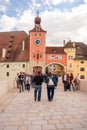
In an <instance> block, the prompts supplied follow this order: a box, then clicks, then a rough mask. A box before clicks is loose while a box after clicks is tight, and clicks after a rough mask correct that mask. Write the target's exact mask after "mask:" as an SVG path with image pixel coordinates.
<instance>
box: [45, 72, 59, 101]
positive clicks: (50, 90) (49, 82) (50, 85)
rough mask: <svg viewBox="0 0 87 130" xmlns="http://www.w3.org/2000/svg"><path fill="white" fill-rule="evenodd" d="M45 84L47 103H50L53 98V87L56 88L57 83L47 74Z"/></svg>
mask: <svg viewBox="0 0 87 130" xmlns="http://www.w3.org/2000/svg"><path fill="white" fill-rule="evenodd" d="M46 84H47V97H48V101H52V100H53V97H54V89H55V86H57V81H56V78H55V76H54V75H53V74H52V73H51V72H48V75H47V77H46Z"/></svg>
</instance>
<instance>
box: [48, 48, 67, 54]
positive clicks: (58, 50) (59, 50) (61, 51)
mask: <svg viewBox="0 0 87 130" xmlns="http://www.w3.org/2000/svg"><path fill="white" fill-rule="evenodd" d="M46 53H47V54H50V53H55V54H65V52H64V47H55V46H50V47H46Z"/></svg>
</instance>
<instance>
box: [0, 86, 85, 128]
mask: <svg viewBox="0 0 87 130" xmlns="http://www.w3.org/2000/svg"><path fill="white" fill-rule="evenodd" d="M33 95H34V89H33V88H31V90H30V91H29V92H28V91H27V90H25V91H23V92H22V93H19V91H18V89H16V88H15V89H14V90H12V91H11V92H9V93H8V94H6V95H4V96H3V97H1V98H0V130H87V93H84V92H80V91H75V92H73V91H70V92H69V91H67V92H64V91H63V86H62V85H61V84H59V86H58V87H57V89H55V96H54V100H53V101H51V102H49V101H48V99H47V89H46V85H45V84H43V88H42V99H41V101H40V102H38V101H34V96H33Z"/></svg>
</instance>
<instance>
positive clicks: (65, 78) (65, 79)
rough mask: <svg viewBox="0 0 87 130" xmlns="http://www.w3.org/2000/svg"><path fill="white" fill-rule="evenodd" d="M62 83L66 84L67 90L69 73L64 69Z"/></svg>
mask: <svg viewBox="0 0 87 130" xmlns="http://www.w3.org/2000/svg"><path fill="white" fill-rule="evenodd" d="M62 83H63V84H64V92H65V91H66V90H67V73H66V72H65V71H64V72H63V76H62Z"/></svg>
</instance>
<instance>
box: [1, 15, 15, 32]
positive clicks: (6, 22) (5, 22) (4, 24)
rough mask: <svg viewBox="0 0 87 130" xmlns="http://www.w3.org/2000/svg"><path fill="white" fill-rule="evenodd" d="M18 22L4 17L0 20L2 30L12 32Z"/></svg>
mask: <svg viewBox="0 0 87 130" xmlns="http://www.w3.org/2000/svg"><path fill="white" fill-rule="evenodd" d="M16 22H17V21H16V19H15V18H13V17H11V18H10V17H8V16H6V15H3V16H2V17H1V19H0V30H2V31H10V30H12V29H13V28H14V27H15V26H16Z"/></svg>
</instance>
